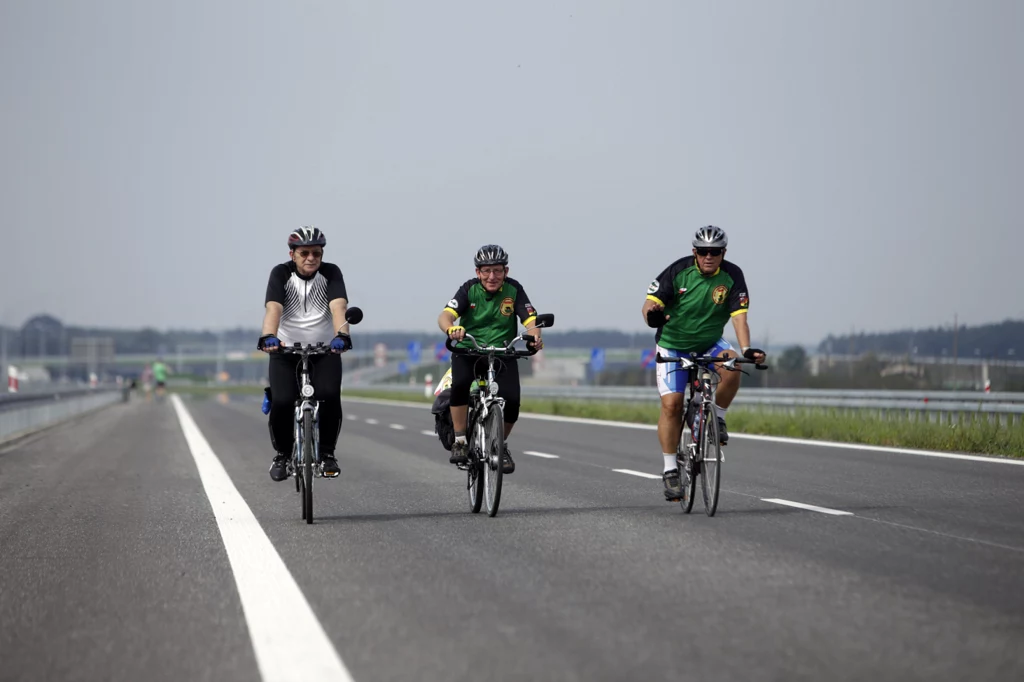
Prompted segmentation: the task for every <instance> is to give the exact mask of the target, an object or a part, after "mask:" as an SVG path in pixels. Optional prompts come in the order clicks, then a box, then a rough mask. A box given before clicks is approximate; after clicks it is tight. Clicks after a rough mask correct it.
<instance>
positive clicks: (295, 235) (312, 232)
mask: <svg viewBox="0 0 1024 682" xmlns="http://www.w3.org/2000/svg"><path fill="white" fill-rule="evenodd" d="M299 246H327V237H325V236H324V233H323V232H321V231H320V229H319V228H316V227H313V226H312V225H303V226H302V227H300V228H299V229H297V230H294V231H293V232H292V233H291V234H290V235H288V248H289V249H294V248H296V247H299Z"/></svg>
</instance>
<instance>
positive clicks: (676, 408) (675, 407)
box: [661, 393, 685, 418]
mask: <svg viewBox="0 0 1024 682" xmlns="http://www.w3.org/2000/svg"><path fill="white" fill-rule="evenodd" d="M684 400H685V397H684V395H683V394H682V393H669V394H668V395H663V396H662V397H661V413H662V414H663V415H665V416H666V417H673V418H678V417H681V416H682V415H683V402H684Z"/></svg>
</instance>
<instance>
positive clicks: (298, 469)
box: [276, 308, 363, 524]
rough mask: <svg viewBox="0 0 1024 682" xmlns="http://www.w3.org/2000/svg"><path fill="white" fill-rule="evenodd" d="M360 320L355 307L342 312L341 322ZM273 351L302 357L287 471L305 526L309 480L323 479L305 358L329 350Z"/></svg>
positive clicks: (309, 516) (320, 346)
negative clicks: (293, 481)
mask: <svg viewBox="0 0 1024 682" xmlns="http://www.w3.org/2000/svg"><path fill="white" fill-rule="evenodd" d="M362 319H363V311H362V310H360V309H359V308H349V309H348V310H347V311H346V312H345V320H346V321H347V322H348V323H349V324H359V322H360V321H362ZM276 352H278V353H284V354H285V355H298V356H299V357H300V358H302V366H301V367H300V369H299V379H298V381H299V383H300V388H299V397H298V398H297V399H296V400H295V444H294V445H293V446H292V457H291V459H290V460H289V461H288V468H287V471H288V475H289V476H294V477H295V491H296V492H298V493H300V494H301V496H302V518H303V520H305V522H306V523H307V524H309V523H313V479H314V478H323V477H324V469H323V462H322V461H321V460H320V401H319V400H313V394H314V393H315V390H314V388H313V384H312V383H311V382H310V378H309V376H310V371H309V370H310V367H309V359H310V358H311V357H314V356H317V355H327V354H328V353H330V352H332V351H331V347H330V345H328V344H324V342H323V341H321V342H319V343H317V344H316V345H313V344H306V345H305V346H303V345H302V344H300V343H297V342H296V343H295V344H294V345H292V346H281V348H280V350H278V351H276ZM310 434H312V437H310Z"/></svg>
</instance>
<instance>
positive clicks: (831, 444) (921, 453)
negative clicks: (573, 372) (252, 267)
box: [345, 398, 1024, 466]
mask: <svg viewBox="0 0 1024 682" xmlns="http://www.w3.org/2000/svg"><path fill="white" fill-rule="evenodd" d="M345 401H346V402H361V403H368V404H372V405H388V406H399V407H419V408H425V407H430V405H429V404H426V403H422V404H421V403H411V402H401V401H395V400H376V399H373V398H346V399H345ZM519 416H520V417H524V418H526V419H539V420H541V421H551V422H563V423H568V424H589V425H591V426H610V427H613V428H619V429H640V430H644V431H657V429H658V427H657V426H656V425H654V424H634V423H632V422H618V421H611V420H607V421H606V420H604V419H587V418H585V417H561V416H558V415H553V414H535V413H532V412H520V413H519ZM729 437H730V438H739V439H746V440H759V441H763V442H766V443H786V444H790V445H810V446H812V447H820V448H835V449H843V450H866V451H869V452H883V453H887V454H897V455H916V456H918V457H937V458H941V459H959V460H963V461H968V462H987V463H989V464H1012V465H1015V466H1024V459H1011V458H1009V457H999V456H991V457H990V456H986V455H963V454H959V453H955V452H936V451H934V450H913V449H910V448H891V447H885V446H882V445H859V444H857V443H838V442H836V441H830V440H810V439H807V438H786V437H783V436H762V435H759V434H755V433H735V432H732V431H730V432H729Z"/></svg>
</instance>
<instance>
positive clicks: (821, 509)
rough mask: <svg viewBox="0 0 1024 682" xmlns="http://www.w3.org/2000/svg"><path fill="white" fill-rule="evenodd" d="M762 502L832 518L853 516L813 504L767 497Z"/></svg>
mask: <svg viewBox="0 0 1024 682" xmlns="http://www.w3.org/2000/svg"><path fill="white" fill-rule="evenodd" d="M761 501H762V502H771V503H773V504H784V505H786V506H787V507H796V508H798V509H807V510H810V511H816V512H821V513H822V514H830V515H831V516H853V513H852V512H848V511H840V510H838V509H829V508H828V507H815V506H814V505H813V504H804V503H803V502H792V501H790V500H779V499H775V498H773V499H768V498H765V497H762V498H761Z"/></svg>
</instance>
